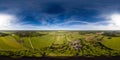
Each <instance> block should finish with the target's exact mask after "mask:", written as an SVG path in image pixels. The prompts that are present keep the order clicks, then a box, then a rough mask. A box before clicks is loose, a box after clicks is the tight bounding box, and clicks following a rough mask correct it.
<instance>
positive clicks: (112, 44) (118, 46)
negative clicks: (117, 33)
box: [102, 37, 120, 50]
mask: <svg viewBox="0 0 120 60" xmlns="http://www.w3.org/2000/svg"><path fill="white" fill-rule="evenodd" d="M102 43H103V44H104V45H105V46H106V47H108V48H111V49H115V50H120V37H111V38H110V39H108V38H105V39H104V40H103V42H102Z"/></svg>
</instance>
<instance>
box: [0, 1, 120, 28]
mask: <svg viewBox="0 0 120 60" xmlns="http://www.w3.org/2000/svg"><path fill="white" fill-rule="evenodd" d="M114 12H120V0H0V13H9V14H15V15H17V17H18V18H20V22H23V23H24V22H27V23H26V24H32V25H46V26H48V25H54V24H64V23H69V24H68V25H74V24H78V25H80V24H82V25H83V24H86V23H98V22H103V21H105V20H106V18H105V16H104V15H110V14H112V13H114ZM76 21H77V22H78V21H79V22H78V23H76ZM101 24H102V23H101Z"/></svg>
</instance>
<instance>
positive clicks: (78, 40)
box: [0, 31, 120, 56]
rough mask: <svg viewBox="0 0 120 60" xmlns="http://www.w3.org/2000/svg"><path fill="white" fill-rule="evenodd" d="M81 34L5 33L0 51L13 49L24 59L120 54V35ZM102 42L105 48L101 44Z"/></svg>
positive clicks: (49, 32) (0, 41)
mask: <svg viewBox="0 0 120 60" xmlns="http://www.w3.org/2000/svg"><path fill="white" fill-rule="evenodd" d="M81 33H82V32H79V31H75V32H71V31H46V32H45V31H44V32H42V31H39V32H29V33H27V32H19V34H20V35H19V34H16V33H15V32H12V33H11V32H9V33H6V32H4V33H1V35H0V51H3V50H6V51H10V50H11V51H14V52H15V54H16V53H17V54H18V55H21V56H26V55H27V56H33V55H34V56H42V55H43V56H44V55H45V54H48V55H46V56H74V55H75V56H76V55H78V56H86V55H91V56H93V55H94V56H100V55H107V54H111V53H110V52H112V54H113V55H117V54H120V53H119V52H116V50H117V51H120V37H119V36H118V35H117V36H118V37H113V36H106V35H103V34H99V33H100V32H99V33H96V32H94V33H90V32H83V33H82V34H81ZM4 34H5V35H4ZM7 34H8V35H7ZM110 37H111V38H110ZM100 42H101V43H102V45H101V44H99V43H100ZM102 47H104V48H102ZM106 47H107V48H106ZM108 48H110V49H108ZM16 50H18V51H16ZM114 50H115V51H114ZM98 51H99V52H98ZM0 54H4V52H3V53H2V52H1V53H0ZM6 54H7V53H6ZM8 54H9V53H8Z"/></svg>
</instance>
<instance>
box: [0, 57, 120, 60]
mask: <svg viewBox="0 0 120 60" xmlns="http://www.w3.org/2000/svg"><path fill="white" fill-rule="evenodd" d="M0 60H120V56H114V57H104V56H101V57H93V58H90V57H76V56H75V57H40V58H38V57H22V58H10V57H4V56H1V57H0Z"/></svg>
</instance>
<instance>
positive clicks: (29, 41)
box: [29, 38, 34, 49]
mask: <svg viewBox="0 0 120 60" xmlns="http://www.w3.org/2000/svg"><path fill="white" fill-rule="evenodd" d="M29 42H30V45H31V48H32V49H34V47H33V45H32V42H31V40H30V38H29Z"/></svg>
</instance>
